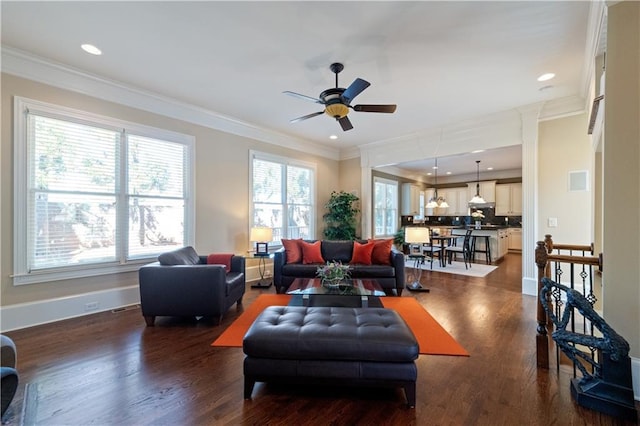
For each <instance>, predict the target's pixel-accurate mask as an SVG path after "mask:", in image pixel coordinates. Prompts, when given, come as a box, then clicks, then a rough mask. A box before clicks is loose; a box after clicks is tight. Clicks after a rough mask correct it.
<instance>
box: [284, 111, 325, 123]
mask: <svg viewBox="0 0 640 426" xmlns="http://www.w3.org/2000/svg"><path fill="white" fill-rule="evenodd" d="M322 114H324V111H318V112H313V113H311V114H307V115H303V116H302V117H298V118H294V119H293V120H290V121H289V122H290V123H297V122H298V121H303V120H306V119H308V118H313V117H317V116H318V115H322Z"/></svg>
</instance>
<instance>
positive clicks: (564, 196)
mask: <svg viewBox="0 0 640 426" xmlns="http://www.w3.org/2000/svg"><path fill="white" fill-rule="evenodd" d="M587 128H588V121H587V115H586V114H580V115H574V116H570V117H566V118H560V119H557V120H551V121H543V122H541V123H540V125H539V133H538V170H539V172H538V185H539V188H540V192H539V194H538V206H537V210H538V220H539V222H538V230H539V234H540V235H537V236H536V237H537V238H538V239H539V240H543V239H544V236H545V234H551V235H552V236H553V240H554V241H555V242H558V243H564V244H590V243H591V242H593V224H592V217H593V214H592V198H593V187H592V185H591V183H589V190H588V191H580V192H571V191H569V184H568V182H569V172H570V171H577V170H587V171H588V173H589V182H591V179H592V178H593V170H592V169H593V166H592V164H593V161H594V159H593V155H594V154H593V149H592V148H591V138H590V137H589V135H588V134H587ZM548 218H557V220H558V226H557V227H555V228H554V227H549V224H548Z"/></svg>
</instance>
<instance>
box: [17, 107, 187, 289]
mask: <svg viewBox="0 0 640 426" xmlns="http://www.w3.org/2000/svg"><path fill="white" fill-rule="evenodd" d="M15 106H16V114H15V117H16V118H15V120H16V123H15V124H16V132H15V134H16V139H15V151H16V169H15V224H16V226H15V229H16V233H15V249H16V252H15V265H14V266H15V268H14V275H15V278H14V283H15V284H26V283H33V282H43V281H54V280H60V279H67V278H76V277H82V276H91V275H100V274H107V273H114V272H121V271H127V270H134V269H137V266H139V265H137V264H139V263H140V262H142V261H145V260H148V259H150V258H155V257H156V256H157V255H158V254H159V253H162V252H164V251H167V250H170V249H172V248H174V247H181V246H184V245H187V244H189V242H190V241H192V240H193V237H192V236H191V233H192V232H191V230H192V223H193V219H192V215H193V213H192V212H193V197H191V195H190V188H192V187H193V186H192V183H193V179H192V177H191V170H192V158H193V153H192V145H193V138H192V137H190V136H186V135H181V134H176V133H173V132H169V131H165V130H160V129H154V128H149V127H146V126H140V125H136V124H132V123H126V122H122V121H119V120H115V119H110V118H107V117H100V116H96V115H92V114H88V113H84V112H81V111H76V110H71V109H68V108H62V107H58V106H55V105H50V104H45V103H41V102H37V101H32V100H27V99H23V98H16V105H15Z"/></svg>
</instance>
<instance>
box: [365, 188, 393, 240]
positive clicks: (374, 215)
mask: <svg viewBox="0 0 640 426" xmlns="http://www.w3.org/2000/svg"><path fill="white" fill-rule="evenodd" d="M376 183H382V184H385V185H393V186H395V189H396V197H395V198H396V199H395V202H396V205H395V211H396V223H395V227H394V231H393V232H392V233H391V234H386V233H383V234H377V233H376ZM371 189H372V197H371V199H372V203H371V210H372V211H371V213H372V216H371V217H372V218H373V220H372V221H371V225H372V229H371V233H372V235H373V238H389V237H392V236H393V235H394V234H395V233H396V232H397V231H398V223H397V222H398V220H397V218H398V212H399V211H400V210H399V209H400V196H399V191H400V182H398V181H396V180H393V179H387V178H383V177H380V176H373V184H372V188H371ZM384 210H385V211H386V210H388V209H384Z"/></svg>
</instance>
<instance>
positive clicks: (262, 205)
mask: <svg viewBox="0 0 640 426" xmlns="http://www.w3.org/2000/svg"><path fill="white" fill-rule="evenodd" d="M250 157H251V160H250V163H251V182H250V185H251V191H250V194H251V200H250V206H251V209H252V214H250V215H249V222H250V223H249V228H251V227H253V226H267V227H269V228H272V229H273V243H275V244H280V240H281V239H282V238H303V239H310V238H314V235H315V229H314V228H315V225H314V224H315V221H316V213H315V212H316V206H315V201H314V200H315V175H316V170H315V166H314V165H312V164H308V163H302V162H299V161H295V160H291V159H288V158H283V157H277V156H272V155H268V154H263V153H258V152H253V151H252V152H251V153H250Z"/></svg>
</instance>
